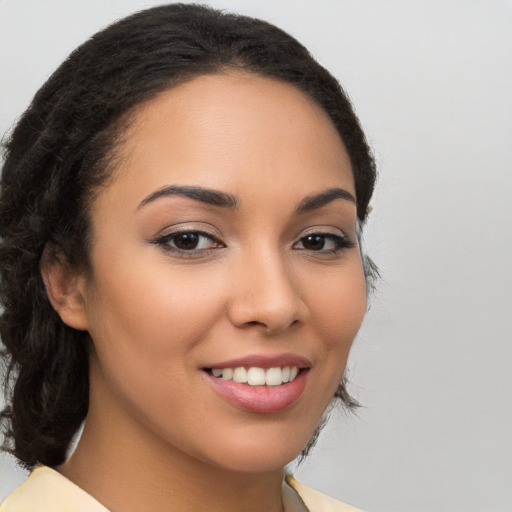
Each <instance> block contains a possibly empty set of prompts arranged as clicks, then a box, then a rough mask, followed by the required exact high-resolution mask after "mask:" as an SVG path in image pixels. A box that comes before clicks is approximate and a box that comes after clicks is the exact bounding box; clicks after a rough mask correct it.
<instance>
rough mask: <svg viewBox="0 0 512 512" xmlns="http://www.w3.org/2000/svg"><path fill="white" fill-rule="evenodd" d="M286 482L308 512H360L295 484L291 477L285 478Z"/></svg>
mask: <svg viewBox="0 0 512 512" xmlns="http://www.w3.org/2000/svg"><path fill="white" fill-rule="evenodd" d="M286 482H287V483H288V485H289V486H290V487H292V488H293V489H295V491H297V493H298V494H299V496H300V497H301V498H302V501H303V502H304V504H305V505H306V507H307V509H308V511H309V512H361V511H360V510H359V509H357V508H354V507H351V506H350V505H347V504H346V503H343V502H341V501H338V500H336V499H334V498H331V497H330V496H327V494H323V493H321V492H318V491H315V490H314V489H311V488H310V487H308V486H306V485H304V484H301V483H300V482H297V480H295V478H294V477H293V476H291V475H287V476H286Z"/></svg>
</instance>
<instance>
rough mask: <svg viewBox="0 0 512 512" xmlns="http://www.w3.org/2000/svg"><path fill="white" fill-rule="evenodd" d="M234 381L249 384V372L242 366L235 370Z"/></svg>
mask: <svg viewBox="0 0 512 512" xmlns="http://www.w3.org/2000/svg"><path fill="white" fill-rule="evenodd" d="M233 380H234V381H235V382H241V383H244V382H247V370H246V369H245V368H244V367H243V366H242V367H240V368H235V369H234V370H233Z"/></svg>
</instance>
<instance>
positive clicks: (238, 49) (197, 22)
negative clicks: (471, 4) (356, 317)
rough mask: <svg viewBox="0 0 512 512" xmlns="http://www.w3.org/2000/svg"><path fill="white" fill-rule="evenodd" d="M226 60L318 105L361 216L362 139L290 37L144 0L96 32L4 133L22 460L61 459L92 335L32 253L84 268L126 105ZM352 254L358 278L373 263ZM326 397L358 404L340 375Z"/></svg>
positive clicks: (79, 412)
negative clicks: (69, 311) (57, 300)
mask: <svg viewBox="0 0 512 512" xmlns="http://www.w3.org/2000/svg"><path fill="white" fill-rule="evenodd" d="M229 69H239V70H244V71H248V72H252V73H255V74H258V75H261V76H263V77H269V78H272V79H275V80H279V81H282V82H286V83H289V84H291V85H293V86H295V87H296V88H298V89H300V90H301V91H302V92H304V93H305V94H306V95H307V96H309V97H310V98H311V99H313V100H314V101H315V102H316V103H317V104H318V105H320V106H321V108H323V110H324V111H325V112H326V113H327V114H328V115H329V117H330V119H331V120H332V122H333V123H334V125H335V127H336V128H337V130H338V132H339V134H340V136H341V139H342V140H343V143H344V144H345V147H346V149H347V152H348V154H349V157H350V161H351V165H352V170H353V175H354V181H355V190H356V199H357V216H358V220H359V223H360V225H362V224H363V223H364V221H365V219H366V217H367V214H368V211H369V201H370V198H371V196H372V192H373V188H374V183H375V174H376V173H375V164H374V161H373V158H372V155H371V152H370V149H369V147H368V144H367V142H366V139H365V136H364V134H363V131H362V129H361V127H360V124H359V121H358V119H357V117H356V115H355V114H354V111H353V109H352V106H351V104H350V102H349V100H348V98H347V95H346V94H345V92H344V91H343V90H342V88H341V87H340V85H339V83H338V82H337V81H336V79H335V78H334V77H333V76H332V75H331V74H329V72H328V71H327V70H325V69H324V68H323V67H322V66H321V65H320V64H318V63H317V62H316V61H315V60H314V59H313V57H312V56H311V55H310V53H309V52H308V51H307V50H306V48H304V46H302V45H301V44H300V43H299V42H298V41H296V40H295V39H294V38H293V37H291V36H290V35H288V34H287V33H285V32H284V31H282V30H281V29H279V28H277V27H275V26H273V25H271V24H269V23H266V22H264V21H261V20H257V19H253V18H250V17H246V16H239V15H236V14H231V13H225V12H222V11H218V10H214V9H212V8H210V7H206V6H200V5H193V4H187V5H185V4H170V5H164V6H160V7H155V8H151V9H148V10H145V11H142V12H139V13H136V14H133V15H131V16H129V17H127V18H125V19H122V20H120V21H118V22H116V23H114V24H112V25H110V26H109V27H107V28H106V29H104V30H102V31H100V32H98V33H97V34H96V35H94V36H93V37H92V38H91V39H89V40H88V41H86V42H85V43H84V44H82V45H81V46H79V47H78V48H77V49H76V50H75V51H73V52H72V53H71V55H70V56H69V57H68V58H67V59H66V60H65V61H64V62H63V64H62V65H61V66H60V67H59V68H58V69H57V70H56V71H55V73H54V74H53V75H52V76H51V77H50V78H49V79H48V81H47V82H46V83H45V84H44V85H43V87H42V88H41V89H40V90H39V91H38V92H37V94H36V95H35V97H34V99H33V100H32V102H31V104H30V106H29V107H28V109H27V110H26V111H25V113H24V114H23V115H22V117H21V118H20V120H19V122H18V123H17V125H16V126H15V128H14V129H13V131H12V133H11V135H10V136H9V137H8V138H7V140H6V142H5V144H4V157H5V158H4V166H3V174H2V177H1V182H0V183H1V189H0V307H1V308H2V309H1V310H0V313H1V316H0V336H1V339H2V342H3V345H4V349H3V359H4V364H5V367H6V368H5V370H6V373H5V374H6V377H5V392H6V403H7V406H6V408H5V409H4V411H3V412H2V413H1V416H0V420H1V422H2V425H3V430H4V437H5V441H4V446H3V448H4V449H5V450H7V451H9V452H11V453H12V454H14V455H15V456H16V457H17V458H18V459H19V460H20V461H21V463H22V464H23V465H24V466H25V467H27V468H30V467H33V466H34V465H35V464H37V463H42V464H45V465H48V466H53V467H55V466H57V465H59V464H61V463H62V462H63V461H64V460H65V458H66V454H67V450H68V448H69V445H70V442H71V440H72V438H73V436H74V435H75V433H76V432H77V430H78V429H79V427H80V425H81V423H82V422H83V421H84V419H85V417H86V415H87V411H88V404H89V361H88V355H89V347H90V342H91V339H90V337H89V334H88V333H87V332H85V331H79V330H75V329H72V328H70V327H68V326H67V325H65V324H64V323H63V322H62V320H61V319H60V317H59V315H58V314H57V313H56V311H55V310H54V309H53V307H52V306H51V304H50V301H49V299H48V296H47V293H46V290H45V286H44V284H43V280H42V277H41V273H40V266H41V259H42V258H43V255H44V259H45V261H46V260H47V259H52V258H53V259H56V258H57V259H59V261H61V262H65V263H66V264H67V265H70V266H71V267H75V268H83V269H88V268H89V258H88V255H89V248H90V243H91V233H90V221H89V218H88V206H89V205H90V203H91V200H92V198H93V197H94V194H95V193H97V192H98V190H100V189H101V187H102V186H105V185H107V184H108V182H109V178H111V176H112V173H113V171H114V170H115V148H116V144H117V143H118V142H119V141H120V139H121V138H122V134H123V130H125V129H126V127H127V122H128V120H129V116H130V114H131V113H132V112H133V111H134V109H135V108H136V107H138V106H140V105H141V104H142V103H143V102H147V101H149V100H151V99H152V98H153V97H155V96H156V95H157V94H158V93H160V92H162V91H164V90H166V89H169V88H172V87H175V86H177V85H179V84H183V83H186V82H187V81H190V80H192V79H193V78H195V77H198V76H200V75H204V74H211V73H222V72H223V71H225V70H229ZM363 261H364V268H365V274H366V278H367V283H371V278H372V277H374V276H375V275H376V269H375V267H374V265H373V264H372V262H371V260H369V259H368V258H367V257H363ZM334 398H337V399H339V400H341V402H342V403H344V404H345V405H346V406H347V407H349V408H354V407H355V406H357V402H356V401H355V400H354V399H352V398H351V397H350V395H349V394H348V392H347V389H346V386H345V381H343V382H342V383H341V384H340V386H339V388H338V390H337V392H336V395H335V397H334ZM311 445H312V442H311V443H310V444H309V445H308V446H307V447H306V448H305V451H304V452H303V455H304V454H305V453H307V452H308V450H309V448H310V447H311Z"/></svg>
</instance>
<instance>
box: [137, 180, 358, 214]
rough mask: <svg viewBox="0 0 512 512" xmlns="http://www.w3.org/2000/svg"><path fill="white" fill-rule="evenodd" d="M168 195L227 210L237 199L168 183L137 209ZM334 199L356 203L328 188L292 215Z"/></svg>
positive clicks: (344, 192) (344, 193) (346, 194)
mask: <svg viewBox="0 0 512 512" xmlns="http://www.w3.org/2000/svg"><path fill="white" fill-rule="evenodd" d="M169 196H181V197H188V198H189V199H194V200H195V201H200V202H202V203H206V204H209V205H212V206H218V207H220V208H227V209H229V210H236V209H237V208H238V200H237V198H236V197H235V196H234V195H232V194H227V193H226V192H221V191H219V190H214V189H210V188H203V187H194V186H183V185H182V186H180V185H168V186H166V187H162V188H160V189H158V190H155V191H154V192H152V193H151V194H149V196H147V197H146V198H144V199H143V200H142V201H141V202H140V204H139V206H138V207H137V209H139V208H142V207H143V206H145V205H147V204H148V203H151V202H153V201H156V200H157V199H159V198H161V197H169ZM335 199H344V200H346V201H349V202H351V203H354V204H356V199H355V197H354V196H353V195H352V194H351V193H350V192H348V191H347V190H345V189H343V188H330V189H328V190H326V191H324V192H321V193H320V194H315V195H313V196H307V197H305V198H304V199H302V201H301V202H300V203H299V204H298V205H297V207H296V208H295V210H294V212H293V215H294V216H297V215H301V214H304V213H307V212H310V211H313V210H317V209H319V208H321V207H322V206H325V205H326V204H328V203H330V202H332V201H334V200H335Z"/></svg>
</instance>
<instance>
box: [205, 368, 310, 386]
mask: <svg viewBox="0 0 512 512" xmlns="http://www.w3.org/2000/svg"><path fill="white" fill-rule="evenodd" d="M209 371H210V372H211V374H212V375H213V376H214V377H217V378H220V379H224V380H232V381H234V382H238V383H239V384H247V385H249V386H281V385H283V384H286V383H288V382H293V381H294V380H295V378H296V377H297V375H298V374H299V371H300V369H299V367H297V366H291V367H290V366H285V367H283V368H281V367H279V366H276V367H273V368H268V369H265V368H260V367H257V366H252V367H250V368H245V367H243V366H239V367H236V368H213V369H211V370H209Z"/></svg>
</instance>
